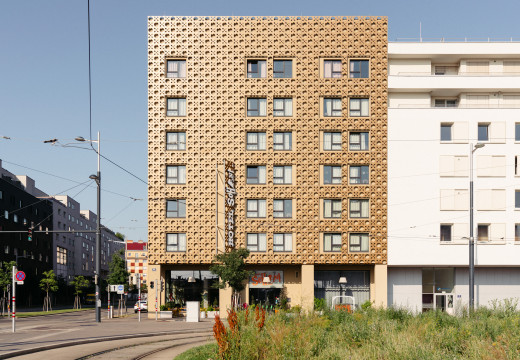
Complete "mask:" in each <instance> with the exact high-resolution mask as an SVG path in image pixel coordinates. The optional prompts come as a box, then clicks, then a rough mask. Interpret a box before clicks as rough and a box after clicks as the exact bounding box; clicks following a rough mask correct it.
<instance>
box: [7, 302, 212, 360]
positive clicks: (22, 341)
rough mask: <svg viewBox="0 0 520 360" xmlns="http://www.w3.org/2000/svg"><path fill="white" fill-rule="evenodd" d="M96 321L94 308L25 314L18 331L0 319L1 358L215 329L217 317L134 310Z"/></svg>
mask: <svg viewBox="0 0 520 360" xmlns="http://www.w3.org/2000/svg"><path fill="white" fill-rule="evenodd" d="M104 315H105V317H103V316H102V320H101V323H96V322H95V319H94V312H93V311H87V312H85V313H84V312H81V313H66V314H58V315H53V316H49V317H46V316H43V317H37V318H23V319H18V320H17V322H16V333H12V332H11V321H10V320H7V319H3V320H1V321H0V359H1V358H4V357H5V355H7V354H9V353H13V352H19V351H26V350H29V349H33V348H40V347H48V348H53V347H57V346H60V345H64V344H83V343H90V342H99V341H103V340H106V339H125V338H126V339H131V338H145V337H148V336H151V335H167V334H175V333H198V332H207V331H211V329H212V326H213V321H212V320H211V319H208V320H204V321H203V322H200V323H186V322H185V321H183V320H173V319H172V320H170V319H167V320H164V319H160V320H158V321H156V320H154V319H148V318H147V316H146V314H142V315H143V316H141V322H138V321H137V315H135V314H131V315H129V316H128V317H124V318H120V319H110V320H109V319H106V314H104Z"/></svg>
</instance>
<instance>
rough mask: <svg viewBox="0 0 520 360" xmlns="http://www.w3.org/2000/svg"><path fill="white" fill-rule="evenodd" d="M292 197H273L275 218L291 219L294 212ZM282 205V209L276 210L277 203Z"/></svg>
mask: <svg viewBox="0 0 520 360" xmlns="http://www.w3.org/2000/svg"><path fill="white" fill-rule="evenodd" d="M292 202H293V201H292V199H273V218H275V219H290V218H292V214H293V209H292V208H293V204H292ZM280 203H281V205H282V208H281V210H276V209H275V207H276V205H275V204H280Z"/></svg>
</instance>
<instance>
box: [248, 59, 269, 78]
mask: <svg viewBox="0 0 520 360" xmlns="http://www.w3.org/2000/svg"><path fill="white" fill-rule="evenodd" d="M266 75H267V62H266V61H265V60H247V77H248V78H249V79H258V78H265V77H266Z"/></svg>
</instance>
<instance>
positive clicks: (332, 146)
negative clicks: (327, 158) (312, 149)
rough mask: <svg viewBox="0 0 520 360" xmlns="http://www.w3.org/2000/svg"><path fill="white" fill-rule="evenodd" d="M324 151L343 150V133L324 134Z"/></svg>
mask: <svg viewBox="0 0 520 360" xmlns="http://www.w3.org/2000/svg"><path fill="white" fill-rule="evenodd" d="M323 150H325V151H339V150H341V132H324V133H323Z"/></svg>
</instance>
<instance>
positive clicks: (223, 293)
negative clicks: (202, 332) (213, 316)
mask: <svg viewBox="0 0 520 360" xmlns="http://www.w3.org/2000/svg"><path fill="white" fill-rule="evenodd" d="M231 294H232V291H231V288H230V287H229V286H228V287H226V288H225V289H220V290H219V309H220V317H222V318H227V311H228V310H229V309H231Z"/></svg>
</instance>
